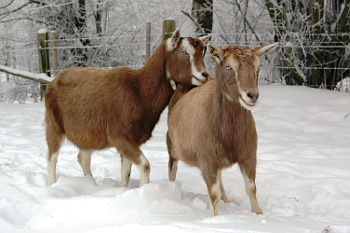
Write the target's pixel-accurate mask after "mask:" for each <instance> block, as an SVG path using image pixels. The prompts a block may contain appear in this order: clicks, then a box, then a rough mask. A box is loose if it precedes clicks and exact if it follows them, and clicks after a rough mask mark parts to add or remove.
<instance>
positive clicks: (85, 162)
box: [78, 149, 93, 176]
mask: <svg viewBox="0 0 350 233" xmlns="http://www.w3.org/2000/svg"><path fill="white" fill-rule="evenodd" d="M92 152H93V151H92V150H83V149H80V150H79V154H78V162H79V164H80V166H81V168H82V169H83V172H84V176H92V173H91V154H92Z"/></svg>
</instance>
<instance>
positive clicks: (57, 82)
mask: <svg viewBox="0 0 350 233" xmlns="http://www.w3.org/2000/svg"><path fill="white" fill-rule="evenodd" d="M134 73H135V71H134V70H131V69H129V68H126V67H125V68H118V69H96V68H68V69H65V70H63V71H61V72H60V73H59V74H58V75H57V77H56V78H55V79H54V80H53V81H52V82H51V83H50V84H49V85H48V87H47V90H46V92H45V104H46V111H47V113H46V123H47V124H50V122H51V123H52V121H55V122H56V124H57V125H58V127H60V129H61V131H62V132H63V133H64V134H66V136H67V138H68V139H69V140H70V141H72V142H73V143H74V144H76V145H77V146H78V147H79V148H83V149H103V148H106V147H108V146H110V145H109V144H110V142H109V140H110V138H109V136H110V135H113V134H116V133H118V134H120V135H123V134H126V133H127V132H128V131H129V130H130V128H131V127H130V122H135V121H137V120H138V119H140V118H141V116H140V115H139V113H140V111H139V109H141V106H139V103H140V102H141V101H140V100H139V99H137V98H138V97H139V96H138V95H137V94H135V93H134V92H135V89H137V86H138V83H137V79H134ZM126 103H127V104H126ZM114 136H115V135H114Z"/></svg>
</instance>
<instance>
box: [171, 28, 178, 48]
mask: <svg viewBox="0 0 350 233" xmlns="http://www.w3.org/2000/svg"><path fill="white" fill-rule="evenodd" d="M179 41H180V29H176V30H175V31H174V33H173V35H172V36H171V44H172V45H173V47H174V48H176V47H177V45H178V44H179Z"/></svg>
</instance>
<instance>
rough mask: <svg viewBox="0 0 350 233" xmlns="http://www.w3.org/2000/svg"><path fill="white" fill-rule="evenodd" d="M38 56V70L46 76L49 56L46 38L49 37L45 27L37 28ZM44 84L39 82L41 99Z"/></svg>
mask: <svg viewBox="0 0 350 233" xmlns="http://www.w3.org/2000/svg"><path fill="white" fill-rule="evenodd" d="M37 37H38V57H39V72H40V73H45V74H46V75H47V76H49V77H50V76H51V74H50V57H49V49H48V43H47V40H48V39H49V33H48V32H47V30H46V29H39V31H38V34H37ZM45 89H46V84H42V83H41V84H40V96H41V100H42V99H43V97H44V92H45Z"/></svg>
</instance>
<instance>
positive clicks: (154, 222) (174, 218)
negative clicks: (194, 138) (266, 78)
mask: <svg viewBox="0 0 350 233" xmlns="http://www.w3.org/2000/svg"><path fill="white" fill-rule="evenodd" d="M260 90H261V98H260V103H259V105H258V106H257V107H256V108H255V109H253V115H254V117H255V120H256V124H257V130H258V134H259V145H258V166H257V179H256V182H257V188H258V190H257V195H258V199H259V202H260V206H261V207H262V209H263V210H264V214H263V215H256V214H254V213H251V212H250V204H249V200H248V197H247V195H246V193H245V190H244V181H243V178H242V176H241V174H240V171H239V169H238V167H237V166H233V167H232V168H229V169H227V170H225V171H224V173H223V182H224V185H225V187H226V192H227V195H228V197H229V199H230V201H231V203H229V204H225V203H223V202H221V203H220V205H219V215H218V216H217V217H209V215H210V213H209V206H208V200H207V191H206V186H205V184H204V181H203V179H202V177H201V175H200V172H199V170H198V169H196V168H192V167H189V166H187V165H185V164H183V163H180V166H179V171H178V177H177V179H178V181H176V182H169V181H168V180H167V160H168V155H167V149H166V144H165V136H164V135H165V133H166V130H167V126H166V112H164V113H163V115H162V117H161V120H160V122H159V124H158V125H157V127H156V129H155V131H154V132H153V137H152V139H151V140H150V141H148V142H147V143H146V144H145V145H144V146H143V147H142V149H143V151H144V153H145V155H146V156H147V158H148V159H149V161H150V163H151V166H152V170H151V183H150V184H148V185H144V186H143V187H141V188H139V187H138V183H139V172H138V170H137V169H135V168H133V171H132V175H131V184H130V187H129V188H121V187H120V156H119V155H118V154H117V153H116V152H115V150H114V149H108V150H104V151H99V152H96V153H95V154H94V155H93V158H92V172H93V174H94V178H92V177H83V176H82V170H81V168H80V167H79V165H78V163H77V161H76V155H77V149H76V148H75V147H74V145H72V144H71V143H69V142H66V143H65V144H64V146H63V147H62V149H61V153H60V157H59V161H58V166H57V171H58V182H57V183H56V184H54V185H53V186H51V187H48V186H47V180H48V176H47V172H46V160H45V156H46V142H45V136H44V127H43V124H42V123H43V118H44V105H43V103H38V104H25V105H11V104H0V232H17V231H26V232H68V233H70V232H136V231H140V232H169V233H170V232H200V233H203V232H276V233H277V232H278V233H280V232H286V233H294V232H295V233H300V232H318V233H321V232H322V233H330V232H332V233H340V232H341V233H345V232H350V95H349V94H348V93H340V92H333V91H325V90H318V89H310V88H306V87H291V86H280V85H273V86H262V87H260Z"/></svg>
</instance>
